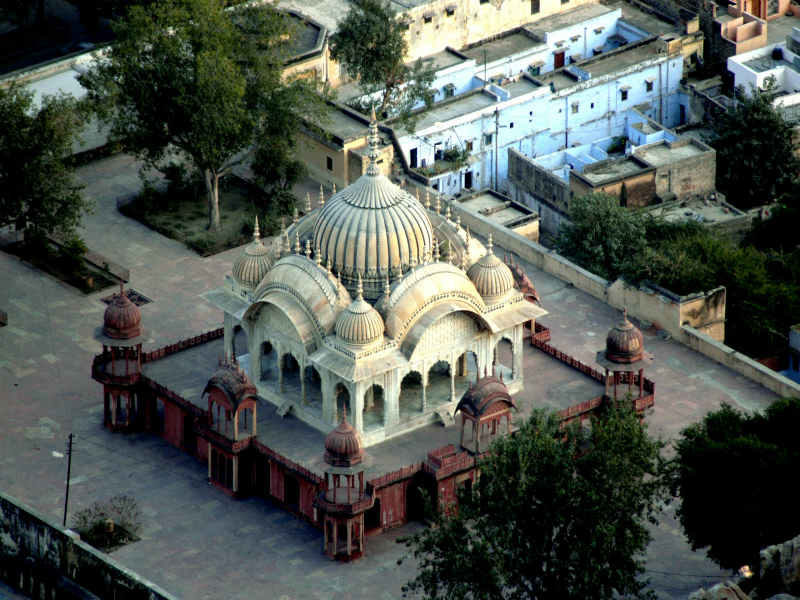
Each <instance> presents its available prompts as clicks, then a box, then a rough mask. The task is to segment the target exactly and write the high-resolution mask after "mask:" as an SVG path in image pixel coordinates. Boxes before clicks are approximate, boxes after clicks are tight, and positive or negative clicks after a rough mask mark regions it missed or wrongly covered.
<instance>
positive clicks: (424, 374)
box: [422, 365, 428, 412]
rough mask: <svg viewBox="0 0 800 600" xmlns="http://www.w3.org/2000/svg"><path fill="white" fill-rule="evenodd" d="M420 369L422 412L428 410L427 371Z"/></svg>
mask: <svg viewBox="0 0 800 600" xmlns="http://www.w3.org/2000/svg"><path fill="white" fill-rule="evenodd" d="M424 367H425V365H423V369H422V412H425V410H426V409H427V408H428V370H427V369H425V368H424Z"/></svg>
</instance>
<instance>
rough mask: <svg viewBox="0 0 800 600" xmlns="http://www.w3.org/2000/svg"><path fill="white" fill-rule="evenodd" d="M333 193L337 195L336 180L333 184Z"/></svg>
mask: <svg viewBox="0 0 800 600" xmlns="http://www.w3.org/2000/svg"><path fill="white" fill-rule="evenodd" d="M331 195H332V196H335V195H336V182H335V181H334V182H333V185H332V190H331Z"/></svg>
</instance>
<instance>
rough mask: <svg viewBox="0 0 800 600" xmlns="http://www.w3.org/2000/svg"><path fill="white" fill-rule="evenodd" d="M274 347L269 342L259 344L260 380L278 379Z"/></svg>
mask: <svg viewBox="0 0 800 600" xmlns="http://www.w3.org/2000/svg"><path fill="white" fill-rule="evenodd" d="M277 359H278V357H277V355H276V353H275V348H273V347H272V344H271V343H270V342H268V341H267V342H263V343H262V344H261V357H260V360H261V381H278V366H277Z"/></svg>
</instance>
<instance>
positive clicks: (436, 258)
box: [433, 238, 439, 262]
mask: <svg viewBox="0 0 800 600" xmlns="http://www.w3.org/2000/svg"><path fill="white" fill-rule="evenodd" d="M433 260H434V261H435V262H439V241H438V240H437V239H436V238H433Z"/></svg>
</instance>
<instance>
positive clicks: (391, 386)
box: [383, 370, 400, 427]
mask: <svg viewBox="0 0 800 600" xmlns="http://www.w3.org/2000/svg"><path fill="white" fill-rule="evenodd" d="M386 380H387V381H386V384H387V385H386V386H385V387H384V389H383V425H384V427H393V426H395V425H397V424H398V423H400V377H399V375H398V373H397V371H396V370H395V371H394V372H392V373H391V374H390V375H389V376H388V377H387V378H386Z"/></svg>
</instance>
